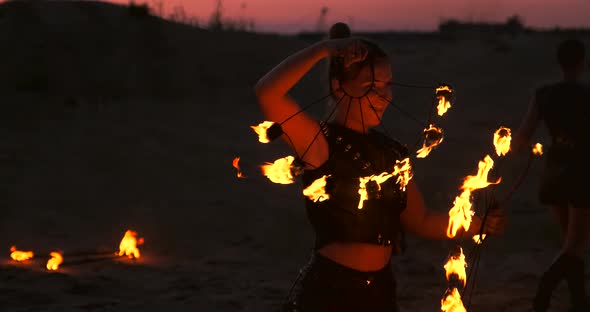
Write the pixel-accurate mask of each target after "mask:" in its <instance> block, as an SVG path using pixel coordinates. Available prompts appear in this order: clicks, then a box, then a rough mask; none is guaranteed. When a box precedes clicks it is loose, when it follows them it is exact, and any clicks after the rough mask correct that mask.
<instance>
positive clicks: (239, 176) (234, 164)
mask: <svg viewBox="0 0 590 312" xmlns="http://www.w3.org/2000/svg"><path fill="white" fill-rule="evenodd" d="M239 163H240V157H236V158H234V160H233V162H232V165H233V166H234V168H236V170H238V173H237V176H238V178H245V176H244V174H243V173H242V170H241V169H240V164H239Z"/></svg>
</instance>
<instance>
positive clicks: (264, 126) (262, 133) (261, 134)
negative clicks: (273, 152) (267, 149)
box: [250, 121, 274, 143]
mask: <svg viewBox="0 0 590 312" xmlns="http://www.w3.org/2000/svg"><path fill="white" fill-rule="evenodd" d="M273 124H274V122H272V121H264V122H262V123H260V124H258V126H250V128H252V129H253V130H254V131H255V132H256V134H258V141H259V142H260V143H268V142H270V140H269V139H268V137H267V136H266V130H268V128H270V127H271V126H272V125H273Z"/></svg>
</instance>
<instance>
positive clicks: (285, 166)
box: [261, 156, 295, 184]
mask: <svg viewBox="0 0 590 312" xmlns="http://www.w3.org/2000/svg"><path fill="white" fill-rule="evenodd" d="M294 160H295V158H294V157H293V156H287V157H284V158H279V159H277V160H275V162H274V163H268V162H267V163H265V164H264V165H262V166H261V169H262V173H263V174H264V175H265V176H266V177H267V178H268V179H269V180H271V181H272V182H274V183H279V184H291V183H293V174H292V173H291V165H292V164H293V161H294Z"/></svg>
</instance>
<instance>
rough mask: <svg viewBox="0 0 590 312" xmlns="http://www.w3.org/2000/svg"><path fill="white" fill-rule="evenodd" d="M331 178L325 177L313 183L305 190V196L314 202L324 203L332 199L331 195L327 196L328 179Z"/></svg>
mask: <svg viewBox="0 0 590 312" xmlns="http://www.w3.org/2000/svg"><path fill="white" fill-rule="evenodd" d="M329 176H330V175H327V176H323V177H321V178H319V179H317V180H315V181H313V183H311V184H310V185H309V186H308V187H306V188H305V189H304V190H303V195H305V196H307V197H308V198H309V199H310V200H313V201H314V202H323V201H324V200H328V199H330V195H328V194H326V178H328V177H329Z"/></svg>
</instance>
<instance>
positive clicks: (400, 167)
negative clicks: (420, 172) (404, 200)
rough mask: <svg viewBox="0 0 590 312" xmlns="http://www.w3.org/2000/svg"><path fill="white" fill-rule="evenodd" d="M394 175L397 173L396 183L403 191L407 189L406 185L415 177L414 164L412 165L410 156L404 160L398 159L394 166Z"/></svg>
mask: <svg viewBox="0 0 590 312" xmlns="http://www.w3.org/2000/svg"><path fill="white" fill-rule="evenodd" d="M393 175H397V180H396V183H397V184H399V187H400V189H401V190H402V191H404V192H405V191H406V186H407V185H408V183H410V180H411V179H412V177H413V173H412V166H411V165H410V158H406V159H404V160H401V161H400V160H396V161H395V165H394V167H393Z"/></svg>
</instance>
